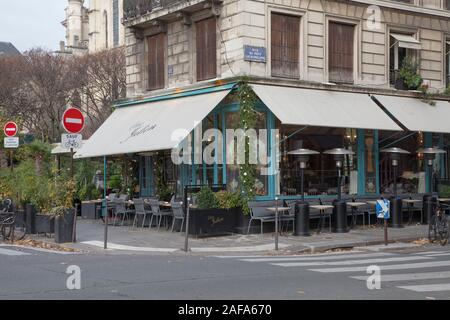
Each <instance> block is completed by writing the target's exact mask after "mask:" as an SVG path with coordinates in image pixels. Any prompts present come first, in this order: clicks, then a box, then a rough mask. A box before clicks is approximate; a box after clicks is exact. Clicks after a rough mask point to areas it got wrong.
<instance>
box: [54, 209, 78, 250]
mask: <svg viewBox="0 0 450 320" xmlns="http://www.w3.org/2000/svg"><path fill="white" fill-rule="evenodd" d="M74 216H75V210H69V211H68V212H67V213H66V214H65V215H64V216H56V217H55V242H56V243H67V242H72V241H73V222H74Z"/></svg>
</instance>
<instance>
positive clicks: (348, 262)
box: [271, 257, 431, 267]
mask: <svg viewBox="0 0 450 320" xmlns="http://www.w3.org/2000/svg"><path fill="white" fill-rule="evenodd" d="M429 259H431V258H429V257H396V258H378V259H363V260H344V261H331V262H330V261H328V262H322V261H316V262H286V263H271V264H272V265H274V266H280V267H308V266H345V265H353V264H374V263H385V262H397V261H412V260H429Z"/></svg>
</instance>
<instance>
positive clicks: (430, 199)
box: [417, 147, 446, 224]
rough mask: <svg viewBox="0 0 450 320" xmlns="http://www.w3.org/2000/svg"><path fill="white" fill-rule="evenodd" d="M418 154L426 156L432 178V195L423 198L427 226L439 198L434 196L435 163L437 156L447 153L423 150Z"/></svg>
mask: <svg viewBox="0 0 450 320" xmlns="http://www.w3.org/2000/svg"><path fill="white" fill-rule="evenodd" d="M417 153H419V154H423V155H425V160H426V161H427V166H428V168H429V169H428V170H429V172H430V173H431V177H430V194H426V195H424V196H423V221H422V222H423V223H425V224H427V223H428V221H429V220H430V216H431V212H433V211H434V206H435V205H436V203H437V197H435V196H433V178H434V172H433V162H434V159H436V155H437V154H442V153H446V152H445V150H442V149H439V148H437V147H434V148H421V149H419V150H417Z"/></svg>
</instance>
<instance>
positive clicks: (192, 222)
mask: <svg viewBox="0 0 450 320" xmlns="http://www.w3.org/2000/svg"><path fill="white" fill-rule="evenodd" d="M196 197H197V201H198V206H197V208H195V209H190V214H189V234H191V235H195V236H197V237H207V236H219V235H226V234H230V233H234V230H235V227H236V222H237V217H238V215H239V214H240V213H241V210H240V207H241V203H242V202H241V198H240V197H239V194H237V193H230V192H227V191H219V192H217V193H214V192H213V191H212V190H211V188H209V187H203V188H202V189H201V190H200V191H199V192H198V193H197V194H196Z"/></svg>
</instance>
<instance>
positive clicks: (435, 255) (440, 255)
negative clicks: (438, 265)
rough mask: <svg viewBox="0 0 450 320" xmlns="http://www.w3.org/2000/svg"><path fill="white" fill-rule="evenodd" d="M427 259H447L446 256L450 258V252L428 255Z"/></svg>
mask: <svg viewBox="0 0 450 320" xmlns="http://www.w3.org/2000/svg"><path fill="white" fill-rule="evenodd" d="M426 256H427V257H445V256H450V252H447V253H432V254H427V255H426Z"/></svg>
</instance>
